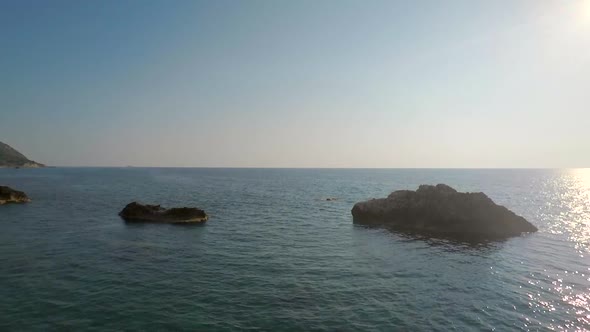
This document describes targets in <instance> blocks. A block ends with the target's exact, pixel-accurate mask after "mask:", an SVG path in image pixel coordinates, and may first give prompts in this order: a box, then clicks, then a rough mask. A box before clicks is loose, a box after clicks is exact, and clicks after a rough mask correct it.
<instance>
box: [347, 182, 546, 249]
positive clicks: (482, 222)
mask: <svg viewBox="0 0 590 332" xmlns="http://www.w3.org/2000/svg"><path fill="white" fill-rule="evenodd" d="M351 212H352V216H353V222H354V223H358V224H365V225H378V226H385V227H391V228H394V229H399V230H407V231H419V232H428V233H444V234H448V235H460V236H473V237H485V238H496V237H510V236H517V235H520V234H521V233H527V232H536V231H537V228H536V227H535V226H534V225H532V224H531V223H529V222H528V221H527V220H526V219H524V218H523V217H521V216H518V215H516V214H515V213H514V212H512V211H510V210H508V209H507V208H505V207H503V206H500V205H497V204H496V203H494V202H493V201H492V200H491V199H490V198H489V197H488V196H486V195H485V194H484V193H461V192H457V191H456V190H455V189H453V188H451V187H449V186H447V185H445V184H438V185H436V186H432V185H421V186H420V187H419V188H418V190H416V191H412V190H398V191H394V192H393V193H391V194H390V195H389V196H388V197H387V198H380V199H372V200H369V201H366V202H360V203H357V204H355V205H354V207H353V208H352V211H351Z"/></svg>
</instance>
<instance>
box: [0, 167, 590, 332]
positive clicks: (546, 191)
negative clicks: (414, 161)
mask: <svg viewBox="0 0 590 332" xmlns="http://www.w3.org/2000/svg"><path fill="white" fill-rule="evenodd" d="M437 183H445V184H448V185H450V186H452V187H454V188H455V189H457V190H460V191H470V192H484V193H486V194H487V195H488V196H489V197H491V198H492V199H493V200H494V201H495V202H496V203H498V204H501V205H504V206H506V207H508V208H509V209H511V210H512V211H514V212H515V213H517V214H519V215H522V216H523V217H525V218H526V219H527V220H529V221H530V222H531V223H533V224H534V225H536V226H537V227H538V228H539V231H538V232H537V233H533V234H526V235H522V236H520V237H514V238H510V239H507V240H504V241H493V242H480V243H464V242H461V241H458V240H452V239H444V238H435V237H431V236H423V235H412V234H401V233H396V232H392V231H390V230H385V229H379V228H365V227H362V226H358V225H354V224H353V222H352V217H351V214H350V210H351V208H352V207H353V205H354V204H355V203H356V202H359V201H363V200H367V199H371V198H378V197H385V196H387V195H388V194H389V193H390V192H392V191H394V190H399V189H416V188H417V187H418V185H420V184H437ZM0 185H8V186H10V187H13V188H15V189H18V190H22V191H24V192H26V193H27V194H28V196H29V197H30V198H31V199H32V202H31V203H28V204H23V205H4V206H0V330H1V331H55V330H57V331H121V330H125V331H448V330H457V331H485V330H488V331H551V330H555V331H563V330H567V331H580V330H582V331H583V330H590V169H236V168H234V169H223V168H136V167H128V168H43V169H0ZM327 198H334V199H335V200H330V201H328V200H326V199H327ZM133 201H139V202H142V203H150V204H161V205H162V206H164V207H182V206H193V207H198V208H201V209H204V210H205V211H206V212H207V213H208V214H209V216H210V219H209V221H208V222H207V223H206V224H205V225H204V226H179V225H169V224H139V223H125V222H124V221H123V220H121V219H120V217H119V216H118V213H119V211H120V210H121V209H122V208H123V207H124V206H125V205H126V204H127V203H130V202H133Z"/></svg>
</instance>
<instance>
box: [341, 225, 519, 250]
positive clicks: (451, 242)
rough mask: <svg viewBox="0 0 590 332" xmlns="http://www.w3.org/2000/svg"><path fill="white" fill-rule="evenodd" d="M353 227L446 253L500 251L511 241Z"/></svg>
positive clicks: (360, 226)
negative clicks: (381, 233) (370, 230)
mask: <svg viewBox="0 0 590 332" xmlns="http://www.w3.org/2000/svg"><path fill="white" fill-rule="evenodd" d="M353 227H355V228H359V229H373V230H383V231H385V232H387V233H390V234H392V235H395V236H396V237H398V238H400V239H401V241H403V242H408V243H410V242H421V243H425V244H426V245H428V246H429V247H439V248H441V249H443V250H444V251H449V252H457V251H460V252H464V251H465V250H469V251H471V250H473V251H477V252H487V251H490V250H498V249H500V248H501V247H502V246H503V245H504V244H505V243H506V242H507V241H508V240H509V239H510V238H509V237H484V236H477V235H475V236H470V235H465V234H449V233H436V232H424V231H415V230H411V229H400V228H395V227H388V226H379V225H362V224H354V225H353Z"/></svg>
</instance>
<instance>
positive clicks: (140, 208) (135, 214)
mask: <svg viewBox="0 0 590 332" xmlns="http://www.w3.org/2000/svg"><path fill="white" fill-rule="evenodd" d="M119 216H121V218H123V219H124V220H125V221H128V222H161V223H170V224H194V223H203V222H205V221H207V219H209V217H208V216H207V214H206V213H205V211H203V210H199V209H196V208H188V207H183V208H173V209H164V208H162V207H160V206H159V205H142V204H139V203H137V202H133V203H129V204H127V206H125V208H124V209H123V210H122V211H121V212H120V213H119Z"/></svg>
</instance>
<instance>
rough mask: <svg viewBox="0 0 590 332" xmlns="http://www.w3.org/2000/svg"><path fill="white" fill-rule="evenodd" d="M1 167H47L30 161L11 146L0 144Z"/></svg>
mask: <svg viewBox="0 0 590 332" xmlns="http://www.w3.org/2000/svg"><path fill="white" fill-rule="evenodd" d="M0 167H17V168H18V167H25V168H37V167H45V165H43V164H39V163H37V162H34V161H32V160H29V159H28V158H27V157H25V156H24V155H23V154H22V153H20V152H18V151H16V150H15V149H13V148H12V147H11V146H10V145H8V144H4V143H2V142H0Z"/></svg>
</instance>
